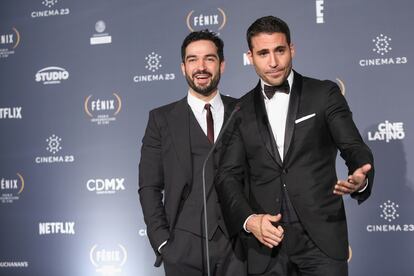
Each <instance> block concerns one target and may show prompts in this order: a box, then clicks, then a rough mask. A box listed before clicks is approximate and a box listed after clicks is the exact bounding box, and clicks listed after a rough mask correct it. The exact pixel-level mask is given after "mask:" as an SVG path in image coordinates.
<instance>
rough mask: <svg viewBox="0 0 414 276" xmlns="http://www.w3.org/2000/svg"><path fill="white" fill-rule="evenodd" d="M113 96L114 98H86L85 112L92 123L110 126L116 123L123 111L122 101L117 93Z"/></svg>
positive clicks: (90, 96) (91, 96)
mask: <svg viewBox="0 0 414 276" xmlns="http://www.w3.org/2000/svg"><path fill="white" fill-rule="evenodd" d="M112 96H113V97H112V98H96V97H93V95H89V96H88V97H86V99H85V102H84V110H85V113H86V114H87V115H88V117H89V118H90V120H91V122H92V123H95V124H97V125H108V124H109V123H111V122H113V121H116V116H117V115H118V114H119V112H121V109H122V100H121V97H120V96H119V95H118V94H117V93H112Z"/></svg>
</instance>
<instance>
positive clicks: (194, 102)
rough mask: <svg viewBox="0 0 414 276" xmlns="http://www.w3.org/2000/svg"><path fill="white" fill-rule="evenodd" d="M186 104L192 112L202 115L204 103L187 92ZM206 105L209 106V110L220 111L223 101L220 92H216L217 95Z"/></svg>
mask: <svg viewBox="0 0 414 276" xmlns="http://www.w3.org/2000/svg"><path fill="white" fill-rule="evenodd" d="M187 103H188V105H189V106H190V107H191V109H192V110H193V111H194V112H197V113H200V114H201V113H203V111H204V106H205V105H206V102H205V101H203V100H200V99H199V98H197V97H195V96H194V95H193V94H191V93H190V91H188V94H187ZM208 103H209V104H210V105H211V109H212V110H213V111H215V112H217V111H219V110H220V109H222V108H223V101H222V100H221V96H220V92H219V91H217V94H216V95H215V96H214V98H212V99H211V100H210V101H209V102H208Z"/></svg>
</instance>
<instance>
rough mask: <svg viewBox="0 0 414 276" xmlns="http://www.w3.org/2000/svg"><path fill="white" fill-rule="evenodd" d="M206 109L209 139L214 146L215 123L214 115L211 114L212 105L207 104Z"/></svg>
mask: <svg viewBox="0 0 414 276" xmlns="http://www.w3.org/2000/svg"><path fill="white" fill-rule="evenodd" d="M204 108H205V109H206V110H207V138H208V140H209V141H210V143H211V144H214V123H213V114H212V113H211V109H210V108H211V104H206V105H205V106H204Z"/></svg>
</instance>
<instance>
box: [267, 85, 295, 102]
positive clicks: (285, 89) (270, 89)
mask: <svg viewBox="0 0 414 276" xmlns="http://www.w3.org/2000/svg"><path fill="white" fill-rule="evenodd" d="M289 90H290V87H289V82H288V81H287V80H285V81H284V82H283V83H282V84H281V85H275V86H269V85H266V84H265V85H264V86H263V91H264V93H265V94H266V97H267V98H268V99H269V100H270V99H271V98H273V96H274V95H275V93H276V92H282V93H286V94H289Z"/></svg>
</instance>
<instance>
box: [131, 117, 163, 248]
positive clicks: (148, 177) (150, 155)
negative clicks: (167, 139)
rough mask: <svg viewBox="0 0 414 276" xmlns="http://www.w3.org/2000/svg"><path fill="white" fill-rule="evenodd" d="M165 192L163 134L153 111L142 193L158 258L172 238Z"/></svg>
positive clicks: (146, 141) (146, 140)
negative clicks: (164, 243)
mask: <svg viewBox="0 0 414 276" xmlns="http://www.w3.org/2000/svg"><path fill="white" fill-rule="evenodd" d="M163 190H164V174H163V162H162V144H161V133H160V129H159V127H158V125H157V121H156V114H155V112H154V111H151V112H150V114H149V119H148V125H147V128H146V130H145V135H144V138H143V140H142V148H141V160H140V163H139V190H138V193H139V198H140V202H141V207H142V211H143V213H144V220H145V223H146V225H147V235H148V238H149V240H150V243H151V246H152V248H153V249H154V252H155V253H156V254H157V255H158V254H159V252H158V247H159V246H160V245H161V244H162V243H163V242H165V241H166V240H168V238H169V235H170V234H169V228H168V222H167V218H166V214H165V208H164V204H163Z"/></svg>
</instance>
